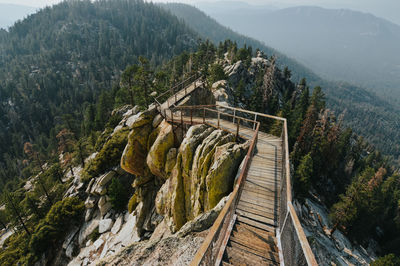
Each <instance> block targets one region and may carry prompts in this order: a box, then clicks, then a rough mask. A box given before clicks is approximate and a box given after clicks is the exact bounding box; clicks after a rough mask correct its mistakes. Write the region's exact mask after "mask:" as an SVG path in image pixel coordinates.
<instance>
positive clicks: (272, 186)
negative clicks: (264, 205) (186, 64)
mask: <svg viewBox="0 0 400 266" xmlns="http://www.w3.org/2000/svg"><path fill="white" fill-rule="evenodd" d="M245 187H246V188H248V189H257V190H260V191H266V192H267V191H269V192H276V189H277V187H276V186H275V184H270V185H261V184H257V183H255V182H250V181H248V180H246V182H244V184H243V188H245Z"/></svg>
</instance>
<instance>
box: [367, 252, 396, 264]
mask: <svg viewBox="0 0 400 266" xmlns="http://www.w3.org/2000/svg"><path fill="white" fill-rule="evenodd" d="M397 265H400V258H399V257H396V256H395V255H394V254H388V255H386V256H384V257H380V258H378V259H377V260H375V261H373V262H372V263H371V266H397Z"/></svg>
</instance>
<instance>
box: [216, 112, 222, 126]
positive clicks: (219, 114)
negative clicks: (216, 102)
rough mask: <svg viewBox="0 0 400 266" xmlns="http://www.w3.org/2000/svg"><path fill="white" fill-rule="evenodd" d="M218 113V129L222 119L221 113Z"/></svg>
mask: <svg viewBox="0 0 400 266" xmlns="http://www.w3.org/2000/svg"><path fill="white" fill-rule="evenodd" d="M217 110H218V109H217ZM217 112H218V126H217V127H218V128H219V119H220V116H221V113H220V112H219V111H217Z"/></svg>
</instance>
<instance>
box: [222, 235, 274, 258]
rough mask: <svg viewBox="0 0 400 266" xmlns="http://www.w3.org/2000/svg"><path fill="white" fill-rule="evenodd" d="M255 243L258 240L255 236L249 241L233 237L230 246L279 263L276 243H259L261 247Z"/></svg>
mask: <svg viewBox="0 0 400 266" xmlns="http://www.w3.org/2000/svg"><path fill="white" fill-rule="evenodd" d="M252 241H253V242H252ZM255 241H256V240H255V238H254V236H253V238H252V239H248V240H247V241H246V239H243V238H240V237H238V238H237V237H231V241H230V243H229V244H230V246H231V247H232V248H235V249H238V250H242V251H245V252H249V253H252V254H254V255H257V256H260V257H262V258H264V259H267V260H271V261H273V262H279V254H278V252H277V250H278V248H277V246H276V245H275V244H274V243H271V244H263V243H262V244H260V243H258V244H259V245H255ZM275 250H276V251H275Z"/></svg>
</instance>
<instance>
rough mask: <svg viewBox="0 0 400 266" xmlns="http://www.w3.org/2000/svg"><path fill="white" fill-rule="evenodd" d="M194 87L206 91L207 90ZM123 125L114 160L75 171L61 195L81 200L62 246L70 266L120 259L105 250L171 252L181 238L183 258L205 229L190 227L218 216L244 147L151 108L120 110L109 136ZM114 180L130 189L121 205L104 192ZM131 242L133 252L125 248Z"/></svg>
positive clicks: (143, 256)
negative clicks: (101, 167)
mask: <svg viewBox="0 0 400 266" xmlns="http://www.w3.org/2000/svg"><path fill="white" fill-rule="evenodd" d="M198 93H201V94H202V97H210V93H209V92H208V94H207V93H205V92H204V91H203V92H198ZM198 99H199V97H192V99H190V98H188V99H185V102H186V103H188V102H193V101H198ZM126 130H129V135H128V137H127V139H128V141H127V145H126V147H125V149H124V151H123V153H122V156H121V160H120V165H119V166H118V165H115V167H114V169H112V170H111V171H108V172H106V173H104V174H102V175H100V176H98V177H94V178H92V179H90V180H89V181H87V182H86V183H85V182H81V181H80V177H79V176H77V177H76V178H75V181H74V182H73V185H72V186H71V188H70V189H69V190H68V192H67V193H66V195H65V196H66V197H67V196H74V195H80V196H81V197H83V198H85V199H86V200H85V207H86V213H85V222H84V224H83V225H82V226H81V227H80V228H74V230H72V232H70V234H69V235H68V237H67V239H66V240H65V242H64V245H63V248H64V252H65V255H66V257H67V258H70V259H72V261H71V262H70V265H87V264H89V263H93V262H96V263H97V262H99V261H100V260H101V259H104V260H105V261H108V262H107V264H115V265H116V264H120V263H119V262H116V261H118V260H119V259H122V260H123V258H124V255H121V256H119V257H114V258H107V257H108V256H110V255H113V254H116V253H119V252H121V251H122V253H121V254H125V255H126V254H130V256H132V257H135V258H136V260H137V261H138V263H139V262H140V261H143V260H150V261H151V260H152V258H153V259H154V256H156V255H155V254H152V255H150V254H149V250H152V249H154V248H157V249H160V251H161V250H163V252H166V251H165V249H167V248H169V249H170V252H172V251H174V250H175V249H176V250H175V251H177V249H178V246H180V245H188V246H190V247H191V249H190V250H188V251H187V252H183V253H182V252H181V251H180V252H181V253H179V252H178V253H177V255H176V256H178V254H180V255H179V256H178V257H179V258H176V260H185V259H186V260H188V261H190V260H191V256H193V255H194V253H195V251H196V249H197V248H198V247H199V245H200V244H201V243H202V240H203V238H204V237H205V235H206V232H203V233H195V232H201V231H204V230H206V229H208V228H209V227H210V226H211V225H212V223H213V221H214V220H215V219H216V217H217V216H218V213H219V211H220V210H221V209H222V207H223V205H224V202H225V200H226V198H227V195H229V193H230V192H231V191H232V189H233V184H234V182H235V177H236V175H237V171H238V168H239V165H240V163H241V162H242V160H243V158H244V156H245V154H246V152H247V149H248V147H249V144H248V143H247V142H242V143H237V142H235V137H234V136H233V135H232V134H230V133H228V132H225V131H222V130H219V129H216V128H213V127H209V126H206V125H195V126H192V127H189V128H188V129H187V132H182V130H183V129H182V128H181V127H177V126H176V125H172V124H170V123H168V122H167V121H165V120H164V119H163V118H162V116H161V115H160V114H158V113H157V111H156V109H155V108H149V109H148V110H146V111H143V112H138V110H137V108H134V109H130V110H128V111H126V112H125V114H124V115H123V119H122V121H121V122H120V124H119V125H118V126H117V127H116V128H115V130H114V131H113V133H112V134H111V136H110V139H112V138H113V136H117V135H118V134H119V132H123V131H126ZM98 156H99V154H98V153H96V154H93V155H92V156H91V158H90V159H92V160H94V161H95V160H96V158H97V157H98ZM88 163H89V164H90V161H88ZM76 170H77V172H79V169H76ZM113 179H120V180H123V183H124V184H126V183H127V182H126V181H128V183H131V187H126V190H127V191H129V192H130V193H131V196H130V200H129V204H128V211H125V212H118V211H116V210H115V209H114V208H113V203H112V200H111V198H110V196H109V193H108V191H109V187H110V184H111V183H112V182H111V181H112V180H113ZM221 200H222V201H221ZM132 245H133V246H134V247H135V251H132V250H130V249H127V247H130V246H132ZM165 245H167V247H166V246H165ZM133 246H132V247H133ZM167 253H168V252H167ZM126 256H127V255H126ZM67 258H66V259H65V261H67V260H68V259H67ZM165 259H166V258H165ZM169 259H171V258H169ZM139 264H140V263H139Z"/></svg>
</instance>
